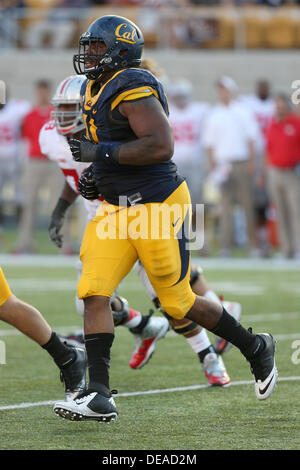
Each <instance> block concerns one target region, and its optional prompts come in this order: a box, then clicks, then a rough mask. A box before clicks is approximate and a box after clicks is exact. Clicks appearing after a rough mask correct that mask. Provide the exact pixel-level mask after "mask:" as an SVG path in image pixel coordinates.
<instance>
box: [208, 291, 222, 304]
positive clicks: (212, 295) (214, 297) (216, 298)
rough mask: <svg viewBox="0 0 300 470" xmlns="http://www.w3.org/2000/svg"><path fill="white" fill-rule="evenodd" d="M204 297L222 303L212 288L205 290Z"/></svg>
mask: <svg viewBox="0 0 300 470" xmlns="http://www.w3.org/2000/svg"><path fill="white" fill-rule="evenodd" d="M204 297H206V298H207V299H210V300H213V301H214V302H218V304H220V305H222V302H221V300H220V299H219V297H218V296H217V294H216V293H215V292H214V291H213V290H212V289H208V290H207V291H206V292H205V294H204Z"/></svg>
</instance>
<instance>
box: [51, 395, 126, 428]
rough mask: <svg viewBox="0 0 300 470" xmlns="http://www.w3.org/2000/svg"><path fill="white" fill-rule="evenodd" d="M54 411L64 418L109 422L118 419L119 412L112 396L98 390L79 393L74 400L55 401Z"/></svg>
mask: <svg viewBox="0 0 300 470" xmlns="http://www.w3.org/2000/svg"><path fill="white" fill-rule="evenodd" d="M53 411H54V412H55V413H56V414H57V415H58V416H61V417H62V418H65V419H69V420H70V421H88V420H89V421H99V422H100V421H101V422H107V423H109V422H110V421H114V420H115V419H117V416H118V412H117V409H116V405H115V401H114V399H113V397H112V396H110V397H105V396H103V395H101V394H100V393H98V392H89V391H88V390H87V391H86V392H85V393H82V394H81V395H79V396H78V397H77V398H75V400H72V401H67V402H66V401H61V402H57V403H55V405H54V407H53Z"/></svg>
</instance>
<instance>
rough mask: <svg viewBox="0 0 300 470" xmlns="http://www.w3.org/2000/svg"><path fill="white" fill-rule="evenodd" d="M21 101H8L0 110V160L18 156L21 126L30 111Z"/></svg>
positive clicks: (27, 104) (26, 103) (26, 104)
mask: <svg viewBox="0 0 300 470" xmlns="http://www.w3.org/2000/svg"><path fill="white" fill-rule="evenodd" d="M30 107H31V106H30V104H29V103H28V102H27V101H23V100H10V101H9V102H8V103H7V104H6V105H5V106H4V108H2V109H0V160H1V161H2V163H4V162H3V161H5V160H12V159H15V158H16V157H17V156H18V153H19V152H20V146H21V124H22V121H23V119H24V117H25V115H26V114H27V113H28V112H29V110H30Z"/></svg>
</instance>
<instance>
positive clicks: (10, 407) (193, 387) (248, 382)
mask: <svg viewBox="0 0 300 470" xmlns="http://www.w3.org/2000/svg"><path fill="white" fill-rule="evenodd" d="M299 380H300V377H299V376H290V377H280V378H279V379H278V381H279V382H289V381H299ZM253 383H254V382H253V380H240V381H238V382H232V383H231V386H232V387H237V386H240V385H252V384H253ZM205 388H210V385H208V384H201V385H188V386H186V387H174V388H162V389H157V390H142V391H139V392H128V393H119V394H118V395H116V398H122V397H137V396H142V395H158V394H163V393H175V392H187V391H190V390H202V389H205ZM57 401H59V399H58V400H48V401H36V402H32V403H20V404H16V405H6V406H0V411H4V410H18V409H24V408H32V407H34V406H44V405H54V403H56V402H57Z"/></svg>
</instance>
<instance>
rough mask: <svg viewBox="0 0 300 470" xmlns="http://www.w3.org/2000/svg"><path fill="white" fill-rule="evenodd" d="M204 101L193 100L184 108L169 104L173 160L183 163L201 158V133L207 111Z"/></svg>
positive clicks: (207, 106) (207, 107)
mask: <svg viewBox="0 0 300 470" xmlns="http://www.w3.org/2000/svg"><path fill="white" fill-rule="evenodd" d="M209 108H210V107H209V105H208V104H206V103H199V102H193V103H190V104H189V105H188V106H187V107H186V108H184V109H179V108H177V107H176V106H172V105H171V106H170V115H169V119H170V122H171V125H172V128H173V133H174V144H175V147H174V156H173V159H174V162H175V163H178V164H179V163H185V162H191V161H193V162H195V161H201V160H203V145H202V133H203V125H204V121H205V117H206V115H207V113H208V111H209Z"/></svg>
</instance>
